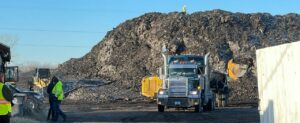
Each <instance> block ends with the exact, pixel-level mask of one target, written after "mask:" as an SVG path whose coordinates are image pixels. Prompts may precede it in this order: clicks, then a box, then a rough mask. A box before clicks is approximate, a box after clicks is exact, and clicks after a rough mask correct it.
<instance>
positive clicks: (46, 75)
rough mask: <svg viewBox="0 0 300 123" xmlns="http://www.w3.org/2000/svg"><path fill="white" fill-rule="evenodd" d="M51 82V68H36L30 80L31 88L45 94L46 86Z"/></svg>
mask: <svg viewBox="0 0 300 123" xmlns="http://www.w3.org/2000/svg"><path fill="white" fill-rule="evenodd" d="M49 83H50V69H49V68H36V69H35V73H34V75H33V77H32V81H30V82H29V90H30V91H34V92H38V93H41V94H43V90H44V88H46V87H47V86H48V84H49Z"/></svg>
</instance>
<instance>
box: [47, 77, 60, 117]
mask: <svg viewBox="0 0 300 123" xmlns="http://www.w3.org/2000/svg"><path fill="white" fill-rule="evenodd" d="M57 82H58V79H57V78H56V77H55V76H53V77H52V79H51V82H50V83H49V85H48V87H47V93H48V95H49V105H50V109H49V112H48V117H47V120H50V119H51V120H53V117H54V115H55V114H54V113H55V112H54V110H53V109H54V101H55V100H56V97H55V95H54V94H53V93H52V90H53V88H54V86H55V84H56V83H57Z"/></svg>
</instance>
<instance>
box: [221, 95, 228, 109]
mask: <svg viewBox="0 0 300 123" xmlns="http://www.w3.org/2000/svg"><path fill="white" fill-rule="evenodd" d="M221 98H222V102H221V106H222V107H225V106H226V105H227V95H226V94H222V95H221Z"/></svg>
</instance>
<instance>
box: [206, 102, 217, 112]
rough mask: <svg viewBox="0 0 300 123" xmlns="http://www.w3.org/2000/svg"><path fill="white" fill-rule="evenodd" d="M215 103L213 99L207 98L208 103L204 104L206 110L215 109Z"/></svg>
mask: <svg viewBox="0 0 300 123" xmlns="http://www.w3.org/2000/svg"><path fill="white" fill-rule="evenodd" d="M214 105H215V103H214V101H212V100H209V101H208V103H207V105H206V110H207V111H212V110H214V109H215V106H214Z"/></svg>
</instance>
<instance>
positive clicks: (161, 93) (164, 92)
mask: <svg viewBox="0 0 300 123" xmlns="http://www.w3.org/2000/svg"><path fill="white" fill-rule="evenodd" d="M158 94H159V95H164V94H166V91H164V90H160V91H159V92H158Z"/></svg>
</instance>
